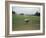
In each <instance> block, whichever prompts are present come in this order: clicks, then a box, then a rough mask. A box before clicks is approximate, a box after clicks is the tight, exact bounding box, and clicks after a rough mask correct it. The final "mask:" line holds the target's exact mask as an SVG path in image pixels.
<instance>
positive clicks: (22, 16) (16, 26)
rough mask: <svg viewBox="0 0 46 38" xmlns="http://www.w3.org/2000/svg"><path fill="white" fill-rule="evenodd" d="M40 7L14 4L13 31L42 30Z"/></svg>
mask: <svg viewBox="0 0 46 38" xmlns="http://www.w3.org/2000/svg"><path fill="white" fill-rule="evenodd" d="M40 13H41V12H40V7H37V6H28V5H27V6H26V5H25V6H24V5H15V6H12V31H22V30H40Z"/></svg>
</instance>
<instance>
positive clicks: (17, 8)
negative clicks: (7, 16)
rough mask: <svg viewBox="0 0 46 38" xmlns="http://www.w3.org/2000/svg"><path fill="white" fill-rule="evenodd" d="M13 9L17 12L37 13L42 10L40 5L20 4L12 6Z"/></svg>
mask: <svg viewBox="0 0 46 38" xmlns="http://www.w3.org/2000/svg"><path fill="white" fill-rule="evenodd" d="M12 11H15V12H16V13H17V14H20V13H24V14H35V13H36V12H37V11H38V12H40V8H39V7H20V6H12Z"/></svg>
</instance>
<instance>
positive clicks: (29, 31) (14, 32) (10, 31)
mask: <svg viewBox="0 0 46 38" xmlns="http://www.w3.org/2000/svg"><path fill="white" fill-rule="evenodd" d="M12 6H20V7H40V9H41V10H40V30H26V31H12ZM9 14H10V21H9V22H10V26H9V27H10V29H9V34H26V33H43V6H40V5H22V4H10V10H9Z"/></svg>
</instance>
